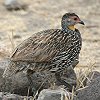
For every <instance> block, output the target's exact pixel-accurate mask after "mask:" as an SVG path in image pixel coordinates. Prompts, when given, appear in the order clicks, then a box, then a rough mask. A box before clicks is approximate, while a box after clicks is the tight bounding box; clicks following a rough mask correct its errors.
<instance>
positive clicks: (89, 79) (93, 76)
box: [84, 71, 100, 86]
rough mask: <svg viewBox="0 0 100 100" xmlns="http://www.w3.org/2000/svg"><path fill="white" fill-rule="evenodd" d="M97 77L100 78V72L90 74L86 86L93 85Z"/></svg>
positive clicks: (85, 82)
mask: <svg viewBox="0 0 100 100" xmlns="http://www.w3.org/2000/svg"><path fill="white" fill-rule="evenodd" d="M97 77H100V72H98V71H92V72H90V73H89V74H88V76H87V78H86V79H85V81H84V86H88V85H89V84H90V83H91V81H92V80H94V79H95V78H97Z"/></svg>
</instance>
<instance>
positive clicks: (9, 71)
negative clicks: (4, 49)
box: [2, 61, 18, 78]
mask: <svg viewBox="0 0 100 100" xmlns="http://www.w3.org/2000/svg"><path fill="white" fill-rule="evenodd" d="M17 70H18V67H16V64H15V62H12V61H10V63H9V65H8V66H7V67H6V68H5V70H4V73H3V75H2V76H3V78H10V77H11V76H13V75H14V74H15V73H16V72H17Z"/></svg>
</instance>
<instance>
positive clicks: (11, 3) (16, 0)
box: [5, 0, 27, 11]
mask: <svg viewBox="0 0 100 100" xmlns="http://www.w3.org/2000/svg"><path fill="white" fill-rule="evenodd" d="M5 7H6V9H7V10H9V11H12V10H20V9H23V10H26V8H27V5H26V4H24V3H22V2H21V1H20V0H5Z"/></svg>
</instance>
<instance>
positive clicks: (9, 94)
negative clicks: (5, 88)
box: [0, 92, 33, 100]
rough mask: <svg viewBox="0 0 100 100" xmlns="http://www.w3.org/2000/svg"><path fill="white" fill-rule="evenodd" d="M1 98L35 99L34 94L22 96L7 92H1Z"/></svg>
mask: <svg viewBox="0 0 100 100" xmlns="http://www.w3.org/2000/svg"><path fill="white" fill-rule="evenodd" d="M0 100H33V97H32V96H20V95H17V94H11V93H7V92H0Z"/></svg>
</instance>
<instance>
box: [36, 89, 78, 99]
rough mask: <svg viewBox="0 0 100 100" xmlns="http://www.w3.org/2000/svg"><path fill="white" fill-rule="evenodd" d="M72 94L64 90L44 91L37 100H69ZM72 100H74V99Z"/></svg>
mask: <svg viewBox="0 0 100 100" xmlns="http://www.w3.org/2000/svg"><path fill="white" fill-rule="evenodd" d="M71 97H72V94H71V93H70V92H68V91H66V90H64V89H55V90H52V89H44V90H42V91H41V92H40V94H39V97H38V99H37V100H71ZM73 100H76V98H75V97H74V98H73Z"/></svg>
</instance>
